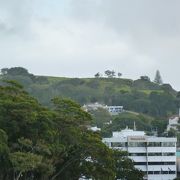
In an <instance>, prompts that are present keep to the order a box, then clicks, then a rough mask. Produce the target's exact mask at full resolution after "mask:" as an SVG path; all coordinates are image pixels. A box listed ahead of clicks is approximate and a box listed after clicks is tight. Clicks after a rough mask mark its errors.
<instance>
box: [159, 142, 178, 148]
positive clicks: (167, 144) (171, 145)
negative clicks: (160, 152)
mask: <svg viewBox="0 0 180 180" xmlns="http://www.w3.org/2000/svg"><path fill="white" fill-rule="evenodd" d="M175 145H176V144H175V142H162V147H175Z"/></svg>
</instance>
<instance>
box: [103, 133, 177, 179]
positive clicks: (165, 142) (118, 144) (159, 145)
mask: <svg viewBox="0 0 180 180" xmlns="http://www.w3.org/2000/svg"><path fill="white" fill-rule="evenodd" d="M176 141H177V139H176V138H167V137H155V136H146V135H145V132H144V131H134V130H131V129H125V130H122V131H121V132H113V136H112V137H111V138H104V139H103V142H104V143H105V144H106V145H107V146H109V147H111V148H114V149H119V150H123V151H128V153H129V158H131V159H132V160H133V161H134V165H135V167H136V168H138V169H140V170H142V171H144V172H145V174H146V175H145V177H144V179H147V180H173V179H174V178H176Z"/></svg>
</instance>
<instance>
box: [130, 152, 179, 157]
mask: <svg viewBox="0 0 180 180" xmlns="http://www.w3.org/2000/svg"><path fill="white" fill-rule="evenodd" d="M175 155H176V154H175V153H170V152H169V153H168V152H163V153H129V156H175Z"/></svg>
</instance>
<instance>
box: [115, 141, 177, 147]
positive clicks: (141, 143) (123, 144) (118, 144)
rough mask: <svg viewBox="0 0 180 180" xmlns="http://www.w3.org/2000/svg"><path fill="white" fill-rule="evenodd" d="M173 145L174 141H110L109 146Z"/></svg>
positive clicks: (174, 144)
mask: <svg viewBox="0 0 180 180" xmlns="http://www.w3.org/2000/svg"><path fill="white" fill-rule="evenodd" d="M127 146H128V147H175V146H176V143H175V142H148V143H147V142H129V143H127V142H111V147H127Z"/></svg>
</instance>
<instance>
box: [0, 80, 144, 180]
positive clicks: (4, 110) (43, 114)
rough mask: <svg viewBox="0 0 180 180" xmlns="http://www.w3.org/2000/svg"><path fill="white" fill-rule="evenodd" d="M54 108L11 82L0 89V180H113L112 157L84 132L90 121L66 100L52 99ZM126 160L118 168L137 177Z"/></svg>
mask: <svg viewBox="0 0 180 180" xmlns="http://www.w3.org/2000/svg"><path fill="white" fill-rule="evenodd" d="M52 107H53V108H52V110H50V109H47V108H45V107H43V106H42V105H40V104H39V103H38V101H37V100H36V99H34V98H32V97H31V96H29V95H28V93H26V92H25V91H24V90H23V88H22V86H21V85H19V84H18V83H15V82H14V81H6V82H4V84H3V86H0V179H3V180H9V179H15V180H26V179H31V180H33V179H34V180H35V179H38V180H55V179H63V180H69V179H74V180H78V179H79V177H81V176H82V175H84V176H86V177H89V178H92V179H105V180H106V179H107V180H109V179H115V176H116V175H117V174H118V172H119V166H117V159H116V158H115V156H114V153H115V152H114V151H113V150H111V149H109V148H108V147H107V146H106V145H105V144H103V143H102V141H101V137H100V135H99V134H96V133H93V132H91V131H89V130H88V129H87V125H88V124H90V123H91V121H92V119H91V116H90V115H89V114H88V113H87V112H85V111H83V110H82V109H81V106H80V105H79V104H77V103H75V102H73V101H71V100H70V99H64V98H54V99H53V105H52ZM124 156H125V155H121V157H122V158H123V157H124ZM126 161H127V164H120V166H121V168H123V169H129V170H130V168H131V171H132V173H137V175H138V174H139V173H140V172H139V171H138V170H137V169H134V166H133V163H132V162H130V161H129V159H128V158H127V159H126ZM118 163H119V161H118ZM125 166H127V167H125ZM132 168H133V169H132ZM125 176H126V173H124V175H123V176H122V177H125ZM141 177H142V175H141Z"/></svg>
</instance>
